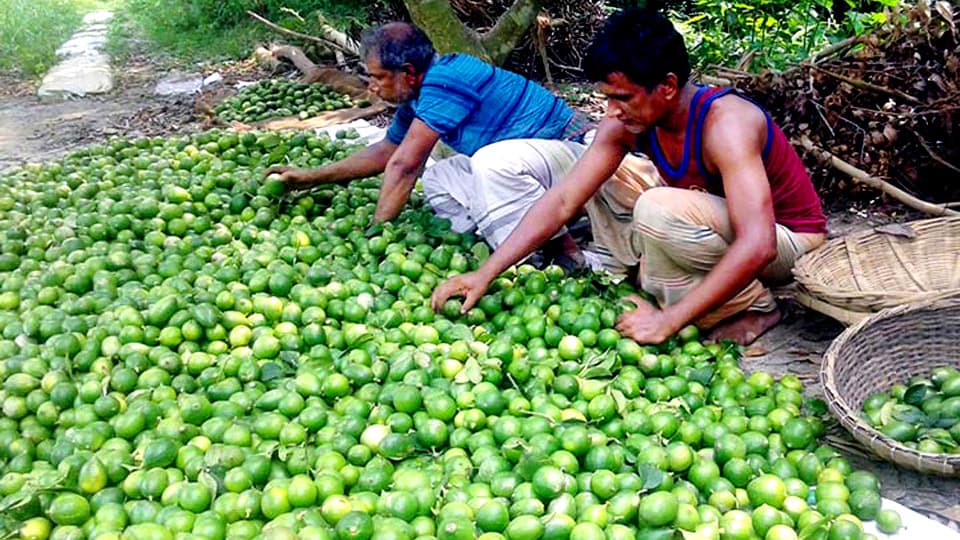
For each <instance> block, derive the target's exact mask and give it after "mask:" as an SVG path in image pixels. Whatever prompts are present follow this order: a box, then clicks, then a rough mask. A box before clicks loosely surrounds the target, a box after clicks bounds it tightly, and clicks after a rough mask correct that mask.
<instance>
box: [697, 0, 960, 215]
mask: <svg viewBox="0 0 960 540" xmlns="http://www.w3.org/2000/svg"><path fill="white" fill-rule="evenodd" d="M955 10H956V8H954V7H952V6H951V5H950V4H949V3H948V2H936V3H934V4H932V5H929V4H927V3H925V2H921V3H919V4H918V5H917V6H914V7H911V8H909V9H904V10H903V11H898V12H894V13H892V14H891V21H894V22H891V23H890V24H889V25H887V26H886V27H885V28H883V29H882V30H880V31H878V32H875V33H873V34H871V35H869V36H863V37H861V38H854V39H851V40H847V41H846V42H843V43H840V44H838V45H837V46H835V47H831V48H830V50H825V51H823V52H821V53H820V54H818V55H816V56H814V57H813V58H811V59H810V60H808V61H807V62H804V63H802V64H800V65H798V66H796V67H794V68H792V69H789V70H787V71H785V72H784V73H779V74H777V73H764V74H761V75H748V74H745V73H739V72H735V71H731V70H724V69H722V68H718V69H717V70H716V74H717V75H718V76H720V77H724V78H727V79H729V80H731V81H732V82H733V83H734V84H735V85H736V86H738V87H739V88H741V89H743V90H744V91H745V92H746V93H747V94H749V95H750V96H752V97H754V98H755V99H757V100H758V101H759V102H761V103H762V104H763V105H764V106H766V107H768V108H769V110H770V111H771V113H772V114H773V116H774V118H776V119H777V121H778V122H779V123H780V124H781V126H782V127H783V128H784V131H785V132H786V133H787V134H788V135H790V136H791V137H792V138H793V139H794V140H795V142H797V143H798V145H799V146H802V147H805V148H806V149H807V156H806V158H807V163H808V166H809V167H810V169H811V171H813V173H814V176H815V182H816V183H817V184H818V187H820V188H821V190H822V191H835V190H839V191H841V192H850V191H856V190H857V188H856V183H851V182H850V179H851V177H858V176H859V177H860V178H859V180H860V181H859V182H857V183H861V184H862V183H866V184H870V181H871V180H880V181H883V182H885V183H886V184H887V186H883V185H882V184H878V183H874V187H878V188H881V189H884V190H885V191H887V189H886V188H887V187H893V188H901V189H902V190H903V191H905V192H907V193H910V194H913V195H914V196H916V197H918V198H920V199H926V200H927V201H931V202H936V203H939V204H940V205H941V206H940V207H941V208H943V207H942V205H943V204H945V203H950V202H952V201H960V144H958V143H957V141H958V138H960V38H958V29H957V22H956V18H958V14H957V13H954V11H955ZM887 193H888V194H891V195H892V194H893V193H892V192H890V191H887ZM894 197H895V198H898V199H899V198H900V197H897V196H895V195H894ZM901 200H902V199H901ZM949 206H951V207H960V204H950V205H949ZM933 210H934V211H931V209H930V208H927V209H926V211H930V213H937V212H936V211H935V209H933Z"/></svg>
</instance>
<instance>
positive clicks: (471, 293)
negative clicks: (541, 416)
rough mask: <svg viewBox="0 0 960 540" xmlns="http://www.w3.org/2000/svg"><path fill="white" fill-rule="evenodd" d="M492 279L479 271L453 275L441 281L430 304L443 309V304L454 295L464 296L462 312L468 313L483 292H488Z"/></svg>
mask: <svg viewBox="0 0 960 540" xmlns="http://www.w3.org/2000/svg"><path fill="white" fill-rule="evenodd" d="M489 285H490V280H489V279H486V278H485V277H483V276H482V275H481V274H480V273H479V272H469V273H466V274H459V275H456V276H453V277H452V278H450V279H448V280H447V281H445V282H443V283H441V284H440V285H439V286H438V287H437V288H436V289H435V290H434V291H433V295H432V296H431V297H430V306H431V307H433V310H434V311H440V310H441V309H443V304H445V303H446V301H447V300H449V299H450V297H452V296H463V298H464V300H463V308H462V309H461V312H463V313H466V312H467V311H469V310H470V308H472V307H473V306H474V305H476V303H477V301H478V300H480V297H481V296H483V293H485V292H487V286H489Z"/></svg>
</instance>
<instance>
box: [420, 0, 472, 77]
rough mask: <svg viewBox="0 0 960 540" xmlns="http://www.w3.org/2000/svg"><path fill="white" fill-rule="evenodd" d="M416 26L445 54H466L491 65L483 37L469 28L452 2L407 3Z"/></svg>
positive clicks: (425, 1) (421, 0) (444, 0)
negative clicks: (452, 5)
mask: <svg viewBox="0 0 960 540" xmlns="http://www.w3.org/2000/svg"><path fill="white" fill-rule="evenodd" d="M403 3H404V4H406V6H407V11H409V12H410V18H411V19H413V23H414V24H416V25H417V26H419V27H420V28H421V29H423V31H424V32H426V34H427V36H429V37H430V41H432V42H433V46H434V47H436V49H437V51H439V52H441V53H449V52H463V53H467V54H472V55H474V56H476V57H478V58H482V59H483V60H486V61H488V62H489V61H491V58H490V55H489V54H487V50H486V48H484V46H483V43H482V42H481V41H480V36H479V35H478V34H477V33H476V32H474V31H473V30H471V29H470V28H467V27H466V26H465V25H464V24H463V23H462V22H460V19H458V18H457V14H456V13H454V11H453V8H452V7H451V6H450V1H449V0H404V2H403Z"/></svg>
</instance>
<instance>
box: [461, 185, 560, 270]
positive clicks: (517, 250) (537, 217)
mask: <svg viewBox="0 0 960 540" xmlns="http://www.w3.org/2000/svg"><path fill="white" fill-rule="evenodd" d="M569 206H570V205H567V204H565V202H564V201H563V197H561V196H560V195H559V194H558V193H557V192H556V191H552V190H551V191H547V193H546V194H545V195H544V196H543V197H542V198H541V199H540V200H538V201H537V202H536V203H534V205H533V206H532V207H531V208H530V210H528V211H527V213H526V215H524V216H523V219H521V220H520V223H519V224H518V225H517V228H516V229H514V230H513V232H511V233H510V235H509V236H508V237H507V239H506V241H504V243H503V244H501V245H500V247H499V248H497V249H496V250H495V251H494V252H493V254H492V255H491V256H490V258H489V259H487V261H486V262H485V263H484V264H483V265H482V266H481V267H480V268H479V269H478V270H477V271H478V272H479V273H481V274H482V275H483V276H484V277H485V278H487V279H488V280H491V281H492V280H493V278H495V277H496V276H498V275H499V274H500V273H501V272H503V271H504V270H506V269H507V268H509V267H510V265H512V264H515V263H517V262H518V261H520V260H521V259H523V258H524V257H526V256H527V255H529V254H530V253H531V252H532V251H533V250H534V249H536V248H537V246H540V245H542V244H543V243H544V242H546V241H547V240H549V239H550V238H552V237H553V235H554V234H556V233H557V231H559V230H560V227H562V226H563V225H564V224H565V223H566V222H567V220H569V219H570V217H571V216H573V214H574V213H575V212H576V210H577V207H576V206H574V207H572V208H570V207H569Z"/></svg>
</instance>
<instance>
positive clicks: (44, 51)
mask: <svg viewBox="0 0 960 540" xmlns="http://www.w3.org/2000/svg"><path fill="white" fill-rule="evenodd" d="M84 7H85V6H84V5H83V4H82V3H80V2H76V1H74V0H3V2H0V70H17V71H19V72H21V73H23V74H25V75H27V76H30V77H32V76H36V75H41V74H43V72H44V71H46V70H47V68H49V67H50V66H51V65H52V63H53V62H54V61H55V60H56V50H57V47H59V46H60V45H61V44H62V43H63V42H64V41H66V39H67V38H68V37H69V36H70V34H71V32H73V31H74V30H75V29H76V28H77V27H78V26H79V25H80V21H81V19H82V12H83V11H84Z"/></svg>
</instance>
